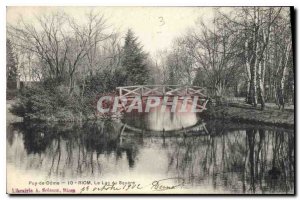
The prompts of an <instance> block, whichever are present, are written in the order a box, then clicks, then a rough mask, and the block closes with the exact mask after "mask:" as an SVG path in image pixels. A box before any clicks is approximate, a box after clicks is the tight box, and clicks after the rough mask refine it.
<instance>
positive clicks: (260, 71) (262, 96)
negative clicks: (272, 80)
mask: <svg viewBox="0 0 300 200" xmlns="http://www.w3.org/2000/svg"><path fill="white" fill-rule="evenodd" d="M263 71H264V67H262V63H261V62H259V63H258V72H257V79H258V86H259V90H258V95H259V100H260V104H261V110H264V109H265V89H264V82H263V76H262V74H264V72H263Z"/></svg>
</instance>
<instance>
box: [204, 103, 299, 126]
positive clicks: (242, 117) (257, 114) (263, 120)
mask: <svg viewBox="0 0 300 200" xmlns="http://www.w3.org/2000/svg"><path fill="white" fill-rule="evenodd" d="M201 115H202V116H204V118H207V119H221V120H229V121H232V122H237V123H249V124H261V125H268V126H277V127H284V128H294V126H295V124H294V121H295V114H294V110H293V109H292V110H288V109H286V110H283V111H282V110H279V109H270V108H266V109H265V110H263V111H262V110H260V108H259V107H257V108H255V107H250V106H247V105H231V106H216V107H212V108H211V109H208V110H207V111H204V112H203V113H201Z"/></svg>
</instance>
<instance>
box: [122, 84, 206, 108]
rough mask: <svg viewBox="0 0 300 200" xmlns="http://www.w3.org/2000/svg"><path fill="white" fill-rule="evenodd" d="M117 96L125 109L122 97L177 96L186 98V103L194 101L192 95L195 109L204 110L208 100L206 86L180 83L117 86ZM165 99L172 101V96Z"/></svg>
mask: <svg viewBox="0 0 300 200" xmlns="http://www.w3.org/2000/svg"><path fill="white" fill-rule="evenodd" d="M116 89H117V91H118V97H119V99H120V104H121V105H122V107H123V109H124V110H126V109H127V108H128V106H126V105H124V103H123V102H122V99H126V100H131V99H134V98H136V97H137V96H138V97H141V98H142V100H147V98H148V97H159V98H164V97H177V98H178V100H179V101H180V100H184V99H187V102H188V103H190V104H191V103H192V102H193V101H194V97H197V98H198V99H197V104H196V107H197V109H200V110H205V109H206V104H207V102H208V96H207V95H206V94H207V91H206V88H203V87H198V86H181V85H135V86H124V87H117V88H116ZM167 101H168V102H169V101H172V98H168V99H167Z"/></svg>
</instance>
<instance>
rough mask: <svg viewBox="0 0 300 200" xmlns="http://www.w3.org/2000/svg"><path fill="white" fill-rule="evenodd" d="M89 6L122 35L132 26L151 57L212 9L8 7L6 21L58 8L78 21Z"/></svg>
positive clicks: (210, 15) (87, 10)
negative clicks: (102, 15)
mask: <svg viewBox="0 0 300 200" xmlns="http://www.w3.org/2000/svg"><path fill="white" fill-rule="evenodd" d="M91 9H93V10H95V11H96V12H100V13H103V14H104V16H105V17H106V18H107V21H108V24H111V25H112V27H114V28H115V29H117V30H119V31H120V32H121V34H122V35H125V34H126V32H127V30H128V28H131V29H132V30H133V32H134V33H135V35H136V36H137V37H138V38H139V41H140V42H141V44H142V45H143V47H144V50H145V51H146V52H149V53H150V54H151V55H152V56H155V55H157V52H158V51H159V50H165V49H170V48H171V46H172V45H171V44H172V41H173V40H174V39H175V38H176V37H179V36H181V35H183V34H184V33H186V32H187V31H188V29H189V28H190V27H194V26H195V21H196V20H197V19H198V18H203V19H204V21H207V20H209V19H211V18H212V17H213V12H214V9H213V8H209V7H7V23H11V24H15V23H17V20H18V18H19V17H20V15H22V16H23V18H24V20H25V21H32V22H33V21H34V20H33V19H34V17H35V16H36V15H37V16H38V15H41V14H44V13H51V12H56V11H58V10H63V11H64V12H66V13H67V14H69V15H71V16H73V17H75V18H76V19H77V20H79V21H80V20H82V19H83V17H84V16H85V14H86V13H88V12H89V11H90V10H91Z"/></svg>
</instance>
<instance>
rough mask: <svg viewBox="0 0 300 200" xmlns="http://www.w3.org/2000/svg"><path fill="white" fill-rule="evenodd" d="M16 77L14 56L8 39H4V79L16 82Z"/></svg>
mask: <svg viewBox="0 0 300 200" xmlns="http://www.w3.org/2000/svg"><path fill="white" fill-rule="evenodd" d="M17 78H18V72H17V63H16V58H15V55H14V52H13V49H12V44H11V41H10V40H9V39H7V40H6V81H7V82H8V81H13V82H16V81H17Z"/></svg>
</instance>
